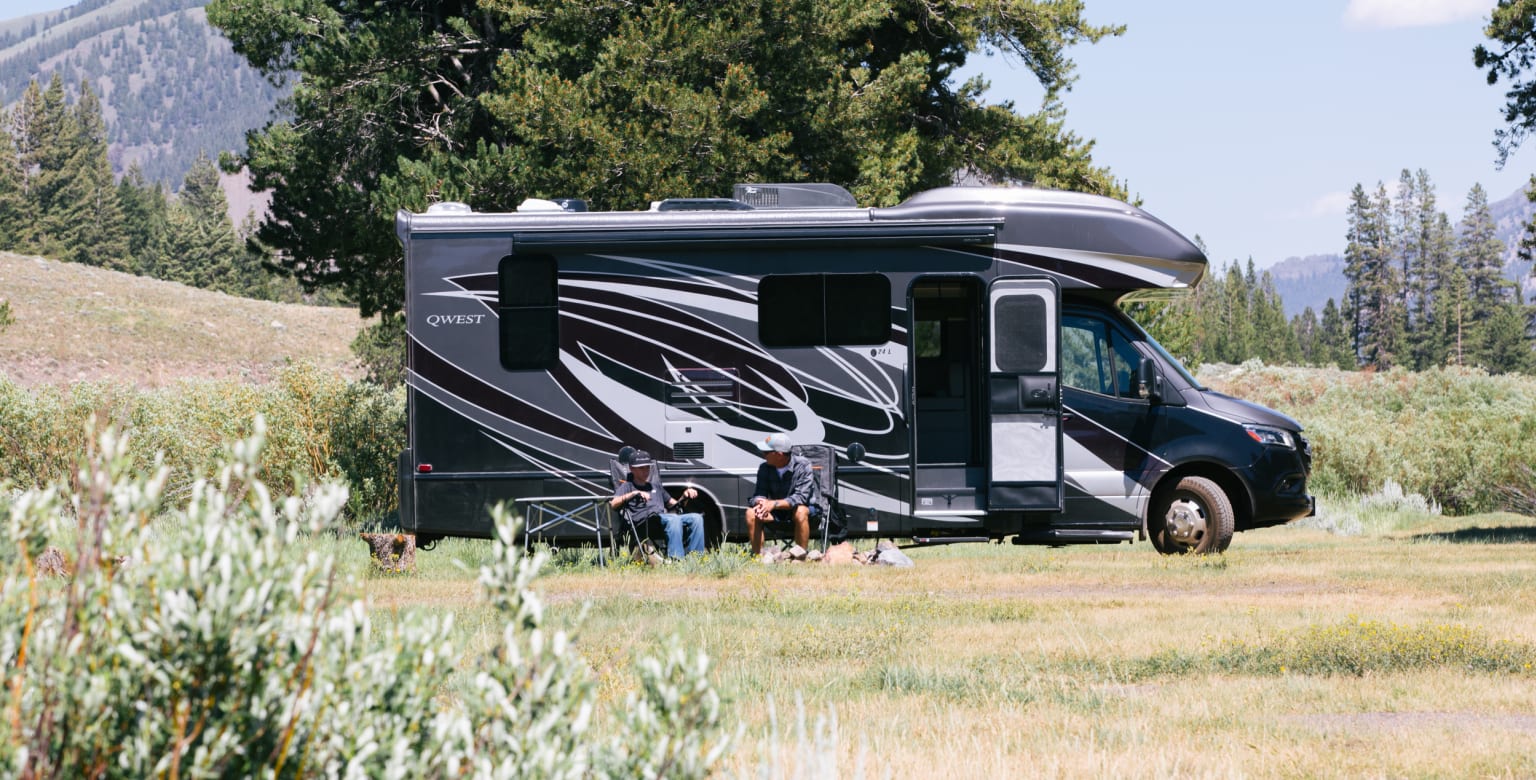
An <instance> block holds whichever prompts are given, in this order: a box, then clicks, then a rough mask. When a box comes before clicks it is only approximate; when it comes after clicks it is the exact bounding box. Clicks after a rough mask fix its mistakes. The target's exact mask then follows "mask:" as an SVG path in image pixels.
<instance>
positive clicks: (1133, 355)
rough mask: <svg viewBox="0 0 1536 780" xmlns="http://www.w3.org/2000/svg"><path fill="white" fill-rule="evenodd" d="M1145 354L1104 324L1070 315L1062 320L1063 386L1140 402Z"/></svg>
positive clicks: (1094, 319)
mask: <svg viewBox="0 0 1536 780" xmlns="http://www.w3.org/2000/svg"><path fill="white" fill-rule="evenodd" d="M1140 362H1141V353H1139V352H1137V351H1136V348H1135V347H1134V346H1132V344H1131V343H1130V342H1129V341H1127V340H1126V339H1125V337H1124V336H1122V335H1121V334H1120V332H1119V331H1117V330H1115V329H1113V328H1111V327H1109V324H1108V323H1107V322H1105V321H1104V320H1101V319H1097V318H1095V317H1085V316H1082V315H1073V314H1069V315H1067V316H1065V317H1063V318H1062V319H1061V382H1062V384H1064V385H1066V386H1067V387H1075V388H1077V389H1079V390H1086V391H1088V392H1090V393H1099V394H1101V395H1113V396H1119V397H1121V398H1136V397H1137V393H1136V367H1137V365H1138V364H1139V363H1140Z"/></svg>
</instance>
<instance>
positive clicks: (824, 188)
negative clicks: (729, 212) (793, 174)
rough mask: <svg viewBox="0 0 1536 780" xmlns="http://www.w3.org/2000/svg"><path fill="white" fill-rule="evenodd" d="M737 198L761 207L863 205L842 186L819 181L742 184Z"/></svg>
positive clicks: (833, 207) (846, 207)
mask: <svg viewBox="0 0 1536 780" xmlns="http://www.w3.org/2000/svg"><path fill="white" fill-rule="evenodd" d="M734 199H735V200H738V201H740V202H742V203H745V204H747V205H749V206H751V207H753V208H757V209H851V208H857V207H858V205H859V204H858V201H855V200H854V199H853V194H852V193H850V192H848V191H847V190H845V189H843V188H842V187H839V186H837V185H836V184H825V183H816V182H810V183H804V184H738V185H736V190H735V196H734Z"/></svg>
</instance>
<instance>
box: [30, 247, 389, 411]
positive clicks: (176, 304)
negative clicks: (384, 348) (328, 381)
mask: <svg viewBox="0 0 1536 780" xmlns="http://www.w3.org/2000/svg"><path fill="white" fill-rule="evenodd" d="M0 300H8V301H9V302H10V305H11V314H12V316H13V317H14V319H15V323H14V324H12V325H11V326H10V327H9V328H7V329H5V331H4V332H3V333H0V373H4V375H5V376H6V377H8V378H10V379H11V380H14V381H16V382H18V383H20V384H23V385H33V384H43V383H46V384H67V383H71V382H79V381H83V380H102V379H112V380H118V381H121V382H125V383H127V384H131V385H137V386H139V387H161V386H165V385H168V384H172V383H174V382H175V381H177V380H180V379H187V378H205V379H214V378H242V379H246V380H249V381H252V382H263V381H268V380H270V379H271V377H272V376H273V375H274V374H275V373H276V372H277V370H278V369H280V368H281V367H282V366H283V365H284V364H285V363H287V362H288V361H303V362H308V363H311V364H314V365H316V366H319V367H321V368H324V369H327V370H333V371H335V372H337V373H340V374H350V375H356V374H358V373H360V372H359V371H358V370H357V367H356V364H355V361H354V360H353V358H352V353H351V350H350V348H349V345H350V344H351V343H352V339H353V338H355V337H356V336H357V332H358V331H359V330H361V329H362V328H363V326H365V325H367V324H368V323H367V322H365V321H363V320H362V319H360V318H359V317H358V316H357V311H356V310H355V309H343V308H333V307H323V306H302V305H297V304H282V303H270V302H267V301H256V300H251V299H248V298H236V297H234V296H230V295H225V294H223V293H218V292H212V291H209V290H199V289H195V288H192V287H187V286H185V285H181V284H176V283H174V282H164V281H160V280H158V279H149V278H145V277H141V276H134V275H132V274H125V273H120V272H117V271H109V270H106V269H103V268H93V267H91V266H87V265H80V264H78V263H63V262H58V261H53V260H45V259H42V258H36V257H29V256H25V255H17V254H12V253H10V252H0Z"/></svg>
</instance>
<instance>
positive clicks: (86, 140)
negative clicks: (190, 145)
mask: <svg viewBox="0 0 1536 780" xmlns="http://www.w3.org/2000/svg"><path fill="white" fill-rule="evenodd" d="M71 118H72V121H71V122H70V123H69V125H68V126H69V128H70V130H71V131H73V133H74V137H73V138H69V139H67V143H68V146H69V149H70V152H71V154H70V157H69V160H68V161H67V162H66V163H65V166H64V169H63V171H62V177H63V178H62V181H63V184H62V186H61V187H60V189H59V195H58V198H57V200H56V202H55V204H54V208H53V211H52V213H51V214H49V215H47V216H46V217H45V219H46V220H47V221H48V222H49V225H50V227H49V232H50V233H51V234H52V235H55V236H57V237H58V238H59V242H60V244H61V246H62V248H63V249H64V257H66V258H67V259H70V260H73V261H75V262H77V263H84V264H87V265H99V266H103V267H106V268H112V269H114V270H119V271H126V270H128V269H129V268H130V267H131V263H130V258H129V253H128V237H127V232H126V229H125V227H124V225H123V212H122V206H121V204H120V203H119V202H118V197H117V187H116V185H114V184H113V182H112V164H111V163H110V162H108V161H107V127H106V122H105V121H103V120H102V116H101V101H100V100H99V99H98V98H97V97H96V92H95V90H93V89H91V85H90V84H89V83H82V84H81V85H80V100H79V101H77V102H76V104H75V109H74V111H73V113H72V115H71Z"/></svg>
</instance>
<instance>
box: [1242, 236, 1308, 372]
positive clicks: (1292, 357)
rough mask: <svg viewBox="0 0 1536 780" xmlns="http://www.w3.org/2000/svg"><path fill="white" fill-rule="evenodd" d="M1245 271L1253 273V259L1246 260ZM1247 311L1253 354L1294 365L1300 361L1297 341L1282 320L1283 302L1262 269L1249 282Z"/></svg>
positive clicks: (1293, 331) (1271, 277) (1277, 362)
mask: <svg viewBox="0 0 1536 780" xmlns="http://www.w3.org/2000/svg"><path fill="white" fill-rule="evenodd" d="M1248 273H1249V274H1250V275H1252V273H1253V260H1252V259H1250V260H1249V261H1248ZM1252 289H1253V292H1252V298H1251V300H1250V302H1249V311H1250V312H1251V316H1252V318H1253V322H1254V339H1255V343H1254V354H1255V356H1256V357H1259V358H1262V359H1263V360H1264V362H1266V363H1270V364H1273V365H1296V364H1297V363H1300V362H1301V343H1300V342H1299V341H1298V340H1297V338H1296V331H1295V330H1293V329H1292V328H1291V326H1290V324H1289V323H1287V322H1286V320H1285V303H1284V302H1283V301H1281V300H1280V293H1279V292H1278V291H1276V290H1275V278H1274V276H1273V275H1271V274H1270V272H1269V271H1265V272H1264V273H1263V274H1262V275H1261V276H1260V277H1259V279H1258V283H1257V284H1255V285H1254V286H1253V288H1252Z"/></svg>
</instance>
